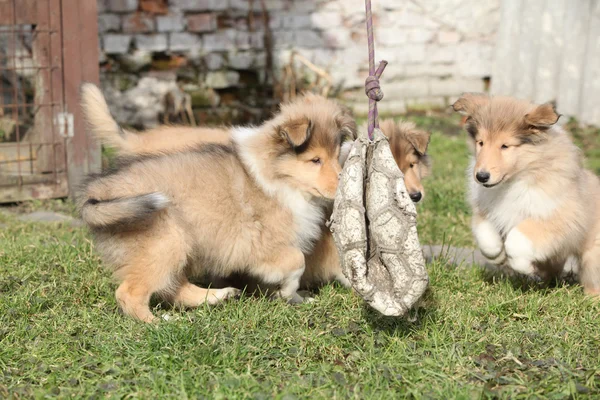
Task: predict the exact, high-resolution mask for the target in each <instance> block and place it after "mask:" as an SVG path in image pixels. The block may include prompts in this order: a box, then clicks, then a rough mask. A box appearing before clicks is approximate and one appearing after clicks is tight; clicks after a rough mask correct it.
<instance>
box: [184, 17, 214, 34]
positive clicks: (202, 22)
mask: <svg viewBox="0 0 600 400" xmlns="http://www.w3.org/2000/svg"><path fill="white" fill-rule="evenodd" d="M186 18H187V28H188V31H190V32H212V31H214V30H216V29H217V16H216V15H215V14H212V13H202V14H191V15H188V16H187V17H186Z"/></svg>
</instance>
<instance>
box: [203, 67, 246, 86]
mask: <svg viewBox="0 0 600 400" xmlns="http://www.w3.org/2000/svg"><path fill="white" fill-rule="evenodd" d="M239 81H240V74H239V73H237V72H235V71H211V72H209V73H208V74H206V78H205V80H204V83H205V84H206V86H207V87H209V88H213V89H225V88H228V87H232V86H237V84H238V83H239Z"/></svg>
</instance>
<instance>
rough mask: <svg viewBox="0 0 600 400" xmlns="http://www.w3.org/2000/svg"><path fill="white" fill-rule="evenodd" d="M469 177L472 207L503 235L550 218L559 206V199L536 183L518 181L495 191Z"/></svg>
mask: <svg viewBox="0 0 600 400" xmlns="http://www.w3.org/2000/svg"><path fill="white" fill-rule="evenodd" d="M470 176H471V178H470V179H471V198H472V201H473V203H474V204H475V205H476V206H477V207H478V208H479V209H480V210H481V211H482V213H483V214H484V215H485V216H486V218H487V219H488V220H489V221H490V222H492V224H493V225H494V226H495V227H496V229H498V231H499V232H502V233H504V234H506V233H508V231H510V230H511V229H512V228H514V227H515V226H517V225H518V224H519V223H520V222H522V221H523V220H525V219H528V218H534V219H546V218H550V217H551V216H552V214H553V213H554V212H555V211H556V209H557V208H558V207H559V205H560V198H556V197H555V196H551V195H550V194H548V193H547V192H545V191H544V190H543V189H541V188H540V187H539V186H537V185H535V183H530V182H527V181H525V180H518V179H516V180H514V181H512V182H505V183H503V184H500V185H499V186H498V187H495V188H485V187H483V186H481V185H478V184H477V183H475V181H474V180H473V178H472V174H470Z"/></svg>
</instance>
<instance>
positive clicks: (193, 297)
mask: <svg viewBox="0 0 600 400" xmlns="http://www.w3.org/2000/svg"><path fill="white" fill-rule="evenodd" d="M240 293H241V291H240V290H239V289H236V288H233V287H226V288H222V289H203V288H201V287H198V286H196V285H194V284H192V283H190V282H189V281H188V280H187V278H182V279H181V280H180V282H179V286H178V288H177V291H176V293H175V295H174V296H173V303H175V305H177V306H179V307H190V308H194V307H198V306H200V305H201V304H204V303H208V304H210V305H213V304H217V303H219V302H221V301H224V300H226V299H229V298H232V297H236V296H239V295H240Z"/></svg>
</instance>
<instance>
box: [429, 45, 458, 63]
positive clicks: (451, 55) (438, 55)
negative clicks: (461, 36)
mask: <svg viewBox="0 0 600 400" xmlns="http://www.w3.org/2000/svg"><path fill="white" fill-rule="evenodd" d="M455 56H456V47H455V46H451V45H444V46H440V45H437V44H432V45H429V46H428V47H427V59H428V60H429V62H432V63H450V62H453V61H454V59H455Z"/></svg>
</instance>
